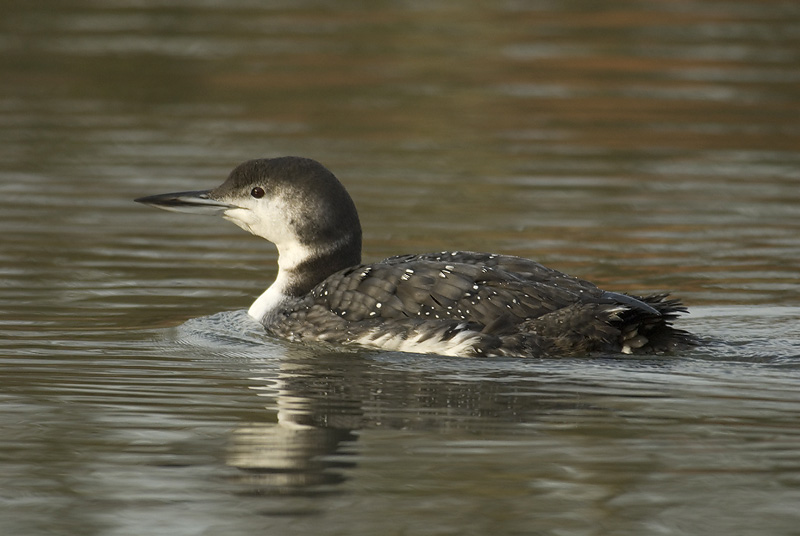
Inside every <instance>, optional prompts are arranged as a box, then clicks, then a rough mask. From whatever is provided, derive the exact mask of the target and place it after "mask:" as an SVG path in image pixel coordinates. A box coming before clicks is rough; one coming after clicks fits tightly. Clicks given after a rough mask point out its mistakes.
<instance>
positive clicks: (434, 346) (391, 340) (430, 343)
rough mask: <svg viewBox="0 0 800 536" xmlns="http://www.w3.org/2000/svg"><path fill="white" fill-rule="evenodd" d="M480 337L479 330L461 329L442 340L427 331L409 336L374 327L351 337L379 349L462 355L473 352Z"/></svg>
mask: <svg viewBox="0 0 800 536" xmlns="http://www.w3.org/2000/svg"><path fill="white" fill-rule="evenodd" d="M442 331H444V328H443V329H442ZM422 339H425V340H422ZM480 339H481V334H480V332H477V331H472V330H467V331H462V332H460V333H458V334H457V335H455V336H454V337H452V338H450V339H448V340H442V339H441V337H439V336H433V337H430V336H429V334H428V333H417V334H415V335H413V336H410V337H409V336H407V335H405V334H396V333H382V332H381V331H380V330H379V329H376V330H372V331H370V332H368V333H365V334H364V335H362V336H361V337H358V338H357V339H353V341H352V342H353V343H355V344H359V345H361V346H368V347H372V348H380V349H381V350H389V351H397V352H412V353H418V354H437V355H448V356H461V357H463V356H464V355H473V354H474V350H473V348H474V347H475V345H476V344H479V343H480Z"/></svg>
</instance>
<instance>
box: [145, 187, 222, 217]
mask: <svg viewBox="0 0 800 536" xmlns="http://www.w3.org/2000/svg"><path fill="white" fill-rule="evenodd" d="M210 192H211V190H201V191H197V192H175V193H172V194H159V195H150V196H147V197H140V198H138V199H134V201H136V202H137V203H142V204H145V205H150V206H151V207H156V208H160V209H164V210H169V211H172V212H186V213H189V214H218V213H219V212H222V211H225V210H228V209H229V208H237V207H236V205H229V204H228V203H223V202H221V201H217V200H216V199H211V198H210V197H209V193H210Z"/></svg>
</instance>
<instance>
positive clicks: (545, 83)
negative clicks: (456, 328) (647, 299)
mask: <svg viewBox="0 0 800 536" xmlns="http://www.w3.org/2000/svg"><path fill="white" fill-rule="evenodd" d="M5 4H6V5H4V6H3V17H2V20H0V52H2V53H0V72H1V73H2V76H0V232H2V236H3V239H2V247H1V248H0V359H2V361H0V429H2V430H3V434H2V437H0V460H2V471H0V534H26V535H27V534H37V535H38V534H65V535H72V534H74V535H87V534H96V535H103V536H106V535H109V536H111V535H114V536H118V535H139V534H187V535H189V534H191V535H194V534H209V535H210V534H226V535H238V534H253V533H262V534H281V535H285V534H347V535H359V534H364V535H371V534H423V535H425V534H430V535H445V534H459V535H461V534H554V535H555V534H558V535H562V534H598V535H599V534H631V535H633V534H636V535H638V534H726V535H737V534H742V535H751V534H752V535H756V534H758V535H761V534H771V535H772V534H775V535H783V534H786V535H789V534H796V533H797V526H798V523H800V514H798V513H797V504H798V503H800V447H798V445H800V441H798V440H799V439H800V437H798V436H800V417H799V415H800V395H798V388H797V386H798V381H800V327H798V326H800V323H798V319H800V303H799V300H798V298H800V293H799V292H798V291H800V281H798V274H800V266H799V265H798V258H800V238H798V237H800V189H799V188H798V182H799V181H800V174H799V173H798V169H800V151H798V148H799V147H800V126H798V125H800V121H799V120H800V111H799V110H800V91H798V81H800V69H799V68H798V65H800V8H799V7H797V6H796V5H795V4H794V3H792V2H770V1H763V0H760V1H755V0H753V1H739V2H726V3H718V2H702V1H689V2H680V3H659V2H643V1H641V2H636V1H634V2H605V3H603V4H602V5H599V4H597V3H595V2H582V1H574V2H558V3H554V2H502V3H495V4H483V3H479V2H457V3H456V2H445V1H443V2H406V3H402V4H399V3H378V4H369V5H367V4H361V3H356V2H353V3H350V2H342V3H337V4H336V5H328V3H325V2H311V1H309V2H302V3H299V2H292V3H289V2H285V3H284V2H250V1H247V0H237V1H233V2H226V3H224V4H219V5H218V4H216V3H213V2H198V3H189V2H181V1H178V0H174V1H163V2H155V1H137V2H127V1H124V0H119V1H114V2H103V3H102V4H100V3H94V2H70V3H64V2H54V1H48V0H41V1H37V2H5ZM283 154H299V155H305V156H310V157H313V158H316V159H318V160H321V161H323V162H324V163H325V164H326V165H328V166H329V167H330V168H331V169H333V170H334V172H335V173H336V174H337V175H338V176H339V177H340V179H342V181H343V182H344V183H345V184H346V185H347V187H348V189H349V190H350V191H351V193H352V195H353V197H354V199H355V201H356V204H357V205H358V206H359V209H360V213H361V219H362V223H363V225H364V228H365V258H366V259H367V260H376V259H379V258H382V257H385V256H388V255H392V254H397V253H402V252H424V251H437V250H442V249H454V248H463V249H474V250H484V251H495V252H502V253H510V254H517V255H523V256H527V257H533V258H536V259H537V260H540V261H542V262H544V263H546V264H548V265H550V266H553V267H556V268H559V269H562V270H564V271H567V272H570V273H573V274H575V275H579V276H583V277H586V278H589V279H591V280H593V281H596V282H598V283H600V284H601V285H602V286H604V287H605V288H608V289H612V290H617V291H628V292H645V291H647V292H653V291H662V290H672V291H674V292H675V294H676V295H679V296H680V297H681V298H682V299H683V300H684V301H685V302H686V303H687V304H689V305H690V307H691V310H692V315H691V316H690V317H688V318H687V319H686V320H685V321H683V322H682V323H681V327H685V328H687V329H690V330H692V331H694V332H695V333H697V334H699V335H700V336H702V337H705V338H706V339H707V340H708V341H709V344H708V345H706V346H704V347H702V348H698V349H696V350H693V351H691V352H687V353H685V354H682V355H677V356H671V357H668V358H664V359H651V358H646V359H641V358H630V357H622V358H616V359H611V358H608V359H597V360H586V359H568V360H468V359H458V358H432V357H430V356H416V355H405V354H399V353H388V352H378V351H352V352H337V351H335V349H320V348H314V347H307V346H298V345H294V344H289V343H286V342H283V341H280V340H274V339H271V338H269V337H266V336H265V335H264V334H263V332H262V331H261V330H260V328H259V326H258V325H254V324H253V323H252V322H251V321H250V320H248V318H247V316H246V315H245V314H244V309H246V308H247V307H248V306H249V304H250V302H251V301H252V300H253V299H254V297H255V296H256V295H257V294H258V293H260V292H261V290H263V288H265V287H266V285H267V284H268V283H269V282H270V280H271V279H272V278H273V277H274V274H275V270H276V268H275V260H276V256H275V252H274V250H273V249H272V248H271V247H269V246H268V245H267V244H263V243H261V242H260V241H259V240H257V239H255V238H253V237H251V236H248V235H246V234H245V233H243V232H241V231H240V230H239V229H238V228H236V227H234V226H232V225H230V224H228V223H226V222H222V221H217V220H214V219H213V218H202V217H192V216H185V215H178V214H169V213H162V212H160V211H154V210H151V209H148V208H147V207H142V206H139V205H136V204H134V203H132V201H131V200H132V199H133V198H134V197H138V196H141V195H148V194H153V193H160V192H166V191H177V190H184V189H185V190H190V189H200V188H209V187H213V186H215V185H216V184H218V183H219V182H221V181H222V180H223V179H224V177H225V176H226V175H227V173H228V171H229V170H230V169H231V168H232V167H233V166H235V165H236V164H238V163H239V162H240V161H242V160H245V159H247V158H253V157H259V156H276V155H283Z"/></svg>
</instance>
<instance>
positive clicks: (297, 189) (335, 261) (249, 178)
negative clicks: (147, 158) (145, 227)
mask: <svg viewBox="0 0 800 536" xmlns="http://www.w3.org/2000/svg"><path fill="white" fill-rule="evenodd" d="M136 201H137V202H139V203H144V204H147V205H151V206H154V207H158V208H162V209H165V210H172V211H176V212H192V213H202V214H208V213H217V214H221V215H222V216H223V217H224V218H225V219H227V220H230V221H232V222H233V223H235V224H236V225H238V226H239V227H241V228H243V229H245V230H247V231H249V232H251V233H253V234H254V235H256V236H260V237H262V238H265V239H267V240H269V241H270V242H272V243H274V244H275V245H276V246H277V247H278V251H279V253H280V260H279V264H280V266H281V268H282V269H286V270H291V269H294V268H298V267H301V265H303V269H306V267H309V266H310V265H312V264H314V265H315V266H316V268H315V271H318V270H320V269H323V268H324V270H323V271H327V272H328V274H330V273H333V272H334V271H336V270H339V269H341V268H346V267H348V266H352V265H355V264H358V263H359V262H361V225H360V223H359V220H358V213H357V212H356V207H355V205H354V203H353V200H352V199H351V198H350V195H349V194H348V193H347V191H346V190H345V188H344V186H342V184H341V183H340V182H339V180H338V179H337V178H336V177H335V176H334V175H333V173H331V172H330V171H329V170H328V169H326V168H325V166H323V165H322V164H320V163H319V162H317V161H315V160H311V159H308V158H300V157H295V156H286V157H281V158H262V159H257V160H248V161H247V162H244V163H243V164H240V165H239V166H237V167H236V168H234V170H233V171H231V173H230V175H229V176H228V179H227V180H226V181H225V182H224V183H222V184H221V185H220V186H218V187H217V188H214V189H213V190H204V191H195V192H178V193H173V194H162V195H154V196H150V197H142V198H139V199H136ZM323 265H324V266H323Z"/></svg>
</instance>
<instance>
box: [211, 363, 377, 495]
mask: <svg viewBox="0 0 800 536" xmlns="http://www.w3.org/2000/svg"><path fill="white" fill-rule="evenodd" d="M351 357H352V358H354V357H355V356H349V355H348V356H345V359H348V358H351ZM316 366H317V364H316V363H314V362H313V361H310V362H308V363H305V364H298V363H281V365H280V369H279V372H278V374H277V377H276V378H275V379H273V380H271V381H270V385H269V386H268V391H270V392H271V393H270V394H269V395H268V396H270V397H274V399H275V401H276V404H277V420H278V421H277V423H274V424H264V423H253V424H250V425H248V426H245V427H240V428H237V429H236V431H235V432H234V434H233V436H232V438H231V446H230V450H229V454H228V460H227V461H228V464H230V465H232V466H235V467H238V468H240V469H242V470H244V471H246V473H247V476H246V477H244V478H243V480H244V481H246V482H247V483H248V484H250V485H253V486H257V487H258V488H259V491H260V492H262V493H265V492H268V491H269V490H281V491H282V492H283V491H286V490H298V489H303V488H307V487H309V486H318V485H323V484H337V483H341V482H342V481H343V480H344V476H343V473H342V472H341V471H340V469H342V468H344V467H349V466H351V465H352V464H353V463H355V462H354V461H348V457H349V456H351V455H352V453H350V452H348V451H347V447H348V446H349V445H350V444H351V443H352V442H354V441H355V440H356V439H357V436H356V434H355V433H354V432H355V430H358V429H359V428H360V427H361V421H362V408H361V405H362V401H361V400H359V399H358V398H351V396H349V395H350V393H349V392H348V391H347V390H346V389H344V386H345V385H346V384H344V383H343V381H344V377H343V376H340V375H336V376H328V375H319V373H318V372H316ZM350 381H352V378H348V379H347V382H348V384H349V382H350ZM333 455H337V457H336V459H335V460H334V459H333V458H332V457H333Z"/></svg>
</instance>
